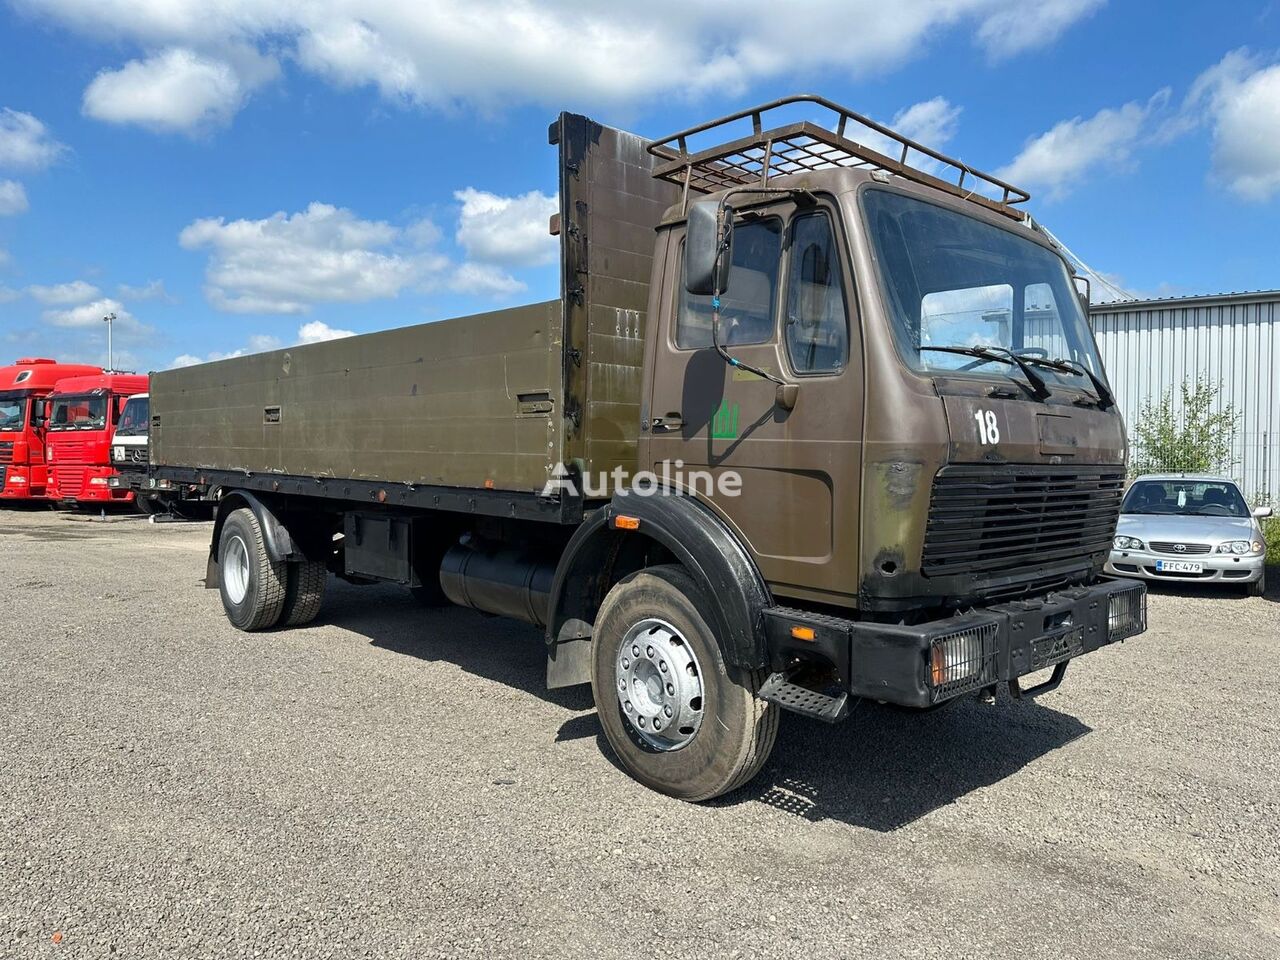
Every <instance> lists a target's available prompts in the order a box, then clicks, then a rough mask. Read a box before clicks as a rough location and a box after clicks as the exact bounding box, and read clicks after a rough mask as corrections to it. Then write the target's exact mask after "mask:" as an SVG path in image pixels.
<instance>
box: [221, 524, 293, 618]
mask: <svg viewBox="0 0 1280 960" xmlns="http://www.w3.org/2000/svg"><path fill="white" fill-rule="evenodd" d="M218 568H219V569H218V573H219V576H218V592H219V593H220V594H221V595H222V608H223V609H224V610H225V611H226V613H227V619H228V620H230V621H231V623H232V624H233V625H235V626H237V627H239V628H240V629H241V630H265V629H267V628H268V627H273V626H275V625H276V623H277V622H279V620H280V614H281V611H282V610H283V609H284V600H285V591H286V588H287V574H286V571H285V564H284V563H278V562H276V561H274V560H272V559H271V557H270V556H269V555H268V553H267V549H266V545H265V543H264V542H263V538H262V527H261V525H260V524H259V523H258V518H257V517H255V516H254V515H253V511H252V510H250V509H248V508H247V507H241V508H240V509H239V510H235V511H233V512H232V513H231V515H230V516H229V517H227V520H226V523H224V524H223V525H222V535H221V536H220V537H219V539H218Z"/></svg>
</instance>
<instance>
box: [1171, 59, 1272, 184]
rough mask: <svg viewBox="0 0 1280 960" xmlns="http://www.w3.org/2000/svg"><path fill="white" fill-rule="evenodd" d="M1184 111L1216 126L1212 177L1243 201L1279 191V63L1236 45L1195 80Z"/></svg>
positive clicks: (1192, 119) (1192, 120) (1195, 118)
mask: <svg viewBox="0 0 1280 960" xmlns="http://www.w3.org/2000/svg"><path fill="white" fill-rule="evenodd" d="M1186 112H1187V113H1188V114H1189V116H1190V118H1191V120H1190V122H1192V123H1194V122H1197V121H1207V122H1209V123H1210V124H1212V127H1213V176H1214V178H1215V179H1216V180H1218V181H1219V182H1220V183H1222V184H1224V185H1225V186H1226V187H1227V189H1229V190H1231V191H1232V192H1233V193H1235V194H1236V195H1238V196H1239V197H1241V198H1243V199H1245V200H1251V201H1256V202H1264V201H1267V200H1270V199H1271V198H1272V197H1274V196H1276V195H1277V194H1278V193H1280V63H1272V64H1269V65H1264V64H1263V63H1262V62H1261V61H1260V60H1259V59H1258V58H1256V57H1254V56H1252V55H1251V54H1249V52H1248V51H1247V50H1233V51H1232V52H1231V53H1228V54H1227V55H1226V56H1225V57H1223V58H1222V60H1221V61H1219V62H1218V63H1217V64H1215V65H1214V66H1212V67H1210V68H1209V69H1208V70H1206V71H1205V72H1204V73H1202V74H1201V75H1200V77H1199V78H1198V79H1197V80H1196V82H1195V84H1194V85H1193V86H1192V88H1191V92H1190V93H1189V94H1188V96H1187V106H1186Z"/></svg>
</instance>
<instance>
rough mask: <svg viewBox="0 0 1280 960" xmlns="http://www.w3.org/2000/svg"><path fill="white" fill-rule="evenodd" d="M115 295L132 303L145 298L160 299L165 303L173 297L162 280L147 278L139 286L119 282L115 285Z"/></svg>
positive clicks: (171, 300)
mask: <svg viewBox="0 0 1280 960" xmlns="http://www.w3.org/2000/svg"><path fill="white" fill-rule="evenodd" d="M116 295H117V296H119V297H120V299H121V300H129V301H132V302H134V303H140V302H142V301H146V300H160V301H163V302H165V303H173V302H174V298H173V297H172V296H171V295H170V294H169V291H168V290H166V289H165V288H164V281H163V280H148V281H147V282H146V283H144V284H141V285H139V286H132V285H131V284H128V283H122V284H119V285H118V286H117V287H116Z"/></svg>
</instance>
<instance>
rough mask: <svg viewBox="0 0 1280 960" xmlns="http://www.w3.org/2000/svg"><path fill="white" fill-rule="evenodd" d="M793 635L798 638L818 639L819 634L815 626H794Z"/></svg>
mask: <svg viewBox="0 0 1280 960" xmlns="http://www.w3.org/2000/svg"><path fill="white" fill-rule="evenodd" d="M791 635H792V636H793V637H795V638H796V639H797V640H816V639H817V636H818V634H817V632H816V631H815V630H814V629H813V627H792V628H791Z"/></svg>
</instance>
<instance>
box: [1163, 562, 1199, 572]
mask: <svg viewBox="0 0 1280 960" xmlns="http://www.w3.org/2000/svg"><path fill="white" fill-rule="evenodd" d="M1203 572H1204V564H1203V563H1192V562H1191V561H1190V560H1157V561H1156V573H1203Z"/></svg>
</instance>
